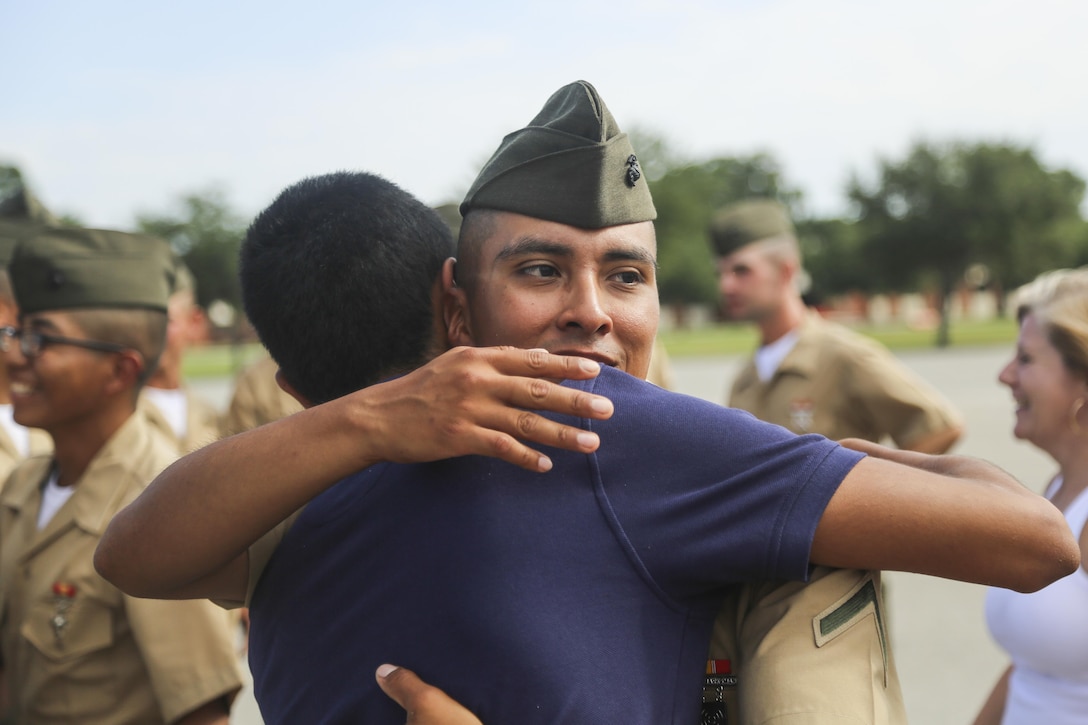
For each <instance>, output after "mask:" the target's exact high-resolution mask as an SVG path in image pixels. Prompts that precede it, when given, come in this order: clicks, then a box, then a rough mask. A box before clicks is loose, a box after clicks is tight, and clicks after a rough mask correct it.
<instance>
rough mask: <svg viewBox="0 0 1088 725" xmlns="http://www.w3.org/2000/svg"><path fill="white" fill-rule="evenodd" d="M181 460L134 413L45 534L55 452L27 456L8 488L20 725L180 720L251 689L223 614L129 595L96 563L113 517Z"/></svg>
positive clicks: (11, 635) (6, 613)
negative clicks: (41, 514)
mask: <svg viewBox="0 0 1088 725" xmlns="http://www.w3.org/2000/svg"><path fill="white" fill-rule="evenodd" d="M174 458H175V454H174V451H173V450H171V449H170V447H169V446H168V445H167V444H166V443H165V441H164V440H163V439H162V438H161V437H158V436H156V435H153V433H152V431H151V428H150V426H149V424H148V423H147V421H146V419H145V418H144V417H143V416H141V415H133V416H131V417H130V418H129V420H128V421H127V422H126V423H125V424H124V425H123V426H122V427H121V428H120V429H119V430H118V431H117V433H115V434H114V436H113V438H111V439H110V441H109V442H108V443H107V444H106V446H105V447H104V448H103V449H102V450H101V451H100V452H99V453H98V455H97V456H96V457H95V459H94V460H93V461H92V462H91V464H90V466H89V467H88V469H87V471H86V472H85V473H84V475H83V477H82V478H81V479H80V481H79V482H78V483H77V484H76V488H75V490H74V492H73V493H72V496H71V498H69V499H68V500H67V501H66V502H65V503H64V504H63V506H61V508H60V509H59V510H58V511H57V513H56V514H55V515H54V517H53V519H52V520H50V521H49V523H48V524H47V525H46V527H45V528H44V529H42V530H41V531H39V530H38V528H37V518H38V511H39V508H40V505H41V490H42V486H43V483H44V482H45V480H46V479H47V477H48V476H49V473H50V468H51V466H52V459H51V458H50V457H48V456H40V457H35V458H32V459H29V460H27V461H25V462H24V463H22V464H21V465H20V466H19V467H18V468H17V469H16V470H15V472H14V473H13V474H12V476H11V478H10V479H9V480H8V482H7V485H6V486H5V488H4V491H3V493H2V495H0V607H2V614H0V648H2V649H0V651H2V653H3V666H4V673H5V676H6V678H7V683H8V692H9V693H10V697H11V701H12V706H13V708H14V709H15V711H16V713H15V714H16V718H15V719H16V720H17V721H18V722H25V723H80V724H81V725H98V724H102V725H105V724H106V723H109V724H110V725H117V724H119V723H134V724H135V723H139V724H141V725H142V724H144V723H164V722H173V721H175V720H177V719H178V718H179V717H181V716H183V715H185V714H187V713H189V712H191V711H192V710H194V709H196V708H197V707H199V706H201V705H203V704H205V703H207V702H210V701H212V700H214V699H216V698H218V697H227V698H231V697H233V695H234V694H235V693H237V691H238V690H239V688H240V687H241V677H240V672H239V669H238V663H237V657H236V654H235V651H234V643H233V638H232V633H231V632H230V630H229V627H228V618H227V617H226V616H225V614H224V612H223V611H222V610H220V609H218V608H216V607H215V606H214V605H212V604H211V603H209V602H207V601H203V600H190V601H159V600H152V599H137V598H134V597H129V596H126V595H124V594H122V593H121V592H120V591H119V590H117V589H116V588H115V587H113V586H112V585H111V584H109V583H108V582H106V581H105V580H104V579H102V578H101V577H100V576H99V575H98V574H97V572H96V571H95V569H94V565H93V556H94V550H95V547H96V546H97V544H98V541H99V538H100V537H101V535H102V533H103V531H104V530H105V528H106V526H107V524H108V523H109V522H110V519H111V518H112V517H113V515H114V514H115V513H117V511H118V510H120V509H121V508H122V507H123V506H125V505H126V504H127V503H129V502H130V501H131V500H132V499H133V498H134V497H135V496H136V495H137V494H139V493H140V491H142V490H143V489H144V487H145V486H146V485H147V484H148V483H149V482H150V481H151V480H152V478H154V476H155V474H157V473H158V472H159V471H160V470H162V468H164V467H165V466H166V465H167V464H169V463H170V462H171V461H172V460H173V459H174Z"/></svg>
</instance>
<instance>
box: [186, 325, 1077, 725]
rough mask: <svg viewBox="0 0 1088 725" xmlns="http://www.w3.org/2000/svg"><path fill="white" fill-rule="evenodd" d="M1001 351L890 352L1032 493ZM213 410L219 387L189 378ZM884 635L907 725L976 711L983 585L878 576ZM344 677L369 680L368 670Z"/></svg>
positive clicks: (1030, 461) (701, 375)
mask: <svg viewBox="0 0 1088 725" xmlns="http://www.w3.org/2000/svg"><path fill="white" fill-rule="evenodd" d="M1011 351H1012V347H1011V346H1000V347H987V348H965V349H957V348H953V349H950V350H926V351H909V352H903V353H900V354H899V355H898V357H900V359H902V360H903V361H904V362H905V363H906V364H907V365H908V366H909V367H910V368H912V369H913V370H915V371H916V372H917V373H918V374H920V375H921V376H922V377H923V378H925V379H926V380H928V381H930V382H931V383H932V384H933V385H935V386H936V387H937V388H938V389H939V390H941V391H942V392H943V393H944V394H945V395H947V396H948V397H949V398H950V399H951V400H952V402H953V403H955V404H956V406H957V407H958V408H959V409H960V411H962V413H963V415H964V416H965V418H966V421H967V435H966V436H965V438H964V439H963V440H962V441H961V443H960V444H959V445H958V446H957V448H956V449H955V452H958V453H963V454H967V455H972V456H978V457H981V458H986V459H988V460H991V461H993V462H995V463H997V464H998V465H1000V466H1001V467H1002V468H1004V469H1005V470H1007V471H1009V472H1010V473H1012V474H1013V475H1015V476H1016V477H1017V478H1019V479H1020V480H1021V481H1022V482H1024V483H1025V485H1027V486H1028V487H1029V488H1031V489H1033V490H1037V491H1038V490H1041V489H1042V487H1043V486H1044V485H1045V483H1046V481H1047V480H1048V479H1049V477H1050V476H1051V475H1052V473H1053V472H1054V470H1055V466H1054V464H1053V462H1052V461H1050V459H1049V458H1047V457H1046V456H1045V455H1044V454H1042V453H1040V452H1039V451H1037V450H1036V449H1035V448H1033V447H1031V446H1030V445H1028V444H1026V443H1022V442H1019V441H1016V440H1015V439H1013V437H1012V435H1011V430H1012V421H1013V403H1012V398H1011V396H1010V395H1009V393H1008V391H1007V389H1005V388H1004V387H1003V386H1001V385H999V384H998V383H997V373H998V371H999V370H1000V368H1001V366H1003V365H1004V364H1005V362H1007V361H1008V359H1009V356H1010V355H1011ZM740 362H741V359H740V358H738V357H732V356H731V357H701V358H687V359H683V360H674V361H673V369H674V372H675V373H676V381H677V388H678V389H679V391H680V392H683V393H687V394H690V395H695V396H698V397H701V398H706V399H707V400H713V401H721V400H723V399H724V396H725V390H726V384H727V381H731V380H732V378H733V375H734V374H735V372H736V370H737V369H738V366H739V364H740ZM194 387H197V388H198V389H201V390H203V391H204V392H206V393H207V395H208V396H209V397H211V398H213V399H214V400H215V402H217V403H220V404H223V403H224V401H225V396H226V394H227V386H226V383H225V382H223V381H206V382H200V381H198V382H197V384H196V385H194ZM886 581H887V582H888V610H889V621H890V627H891V637H892V643H893V647H894V652H895V658H896V662H897V664H898V668H899V676H900V680H901V681H902V684H903V691H904V694H905V697H906V702H907V711H908V713H909V715H910V721H911V723H915V724H917V725H961V724H963V723H969V722H971V719H972V718H973V717H974V715H975V714H976V712H977V710H978V707H979V706H980V705H981V703H982V701H983V700H984V699H985V697H986V695H987V694H988V693H989V690H990V688H991V687H992V686H993V683H994V682H995V681H996V680H997V677H998V675H999V674H1000V673H1001V672H1002V671H1003V669H1004V668H1005V666H1006V661H1005V659H1004V656H1003V655H1002V654H1001V652H1000V651H998V649H997V648H996V647H995V646H994V645H993V643H992V642H991V641H990V639H989V637H988V635H987V633H986V627H985V623H984V621H983V616H982V603H983V593H984V589H983V588H982V587H979V586H974V585H969V584H961V583H957V582H948V581H943V580H939V579H933V578H930V577H924V576H919V575H913V574H900V573H893V574H888V575H886ZM353 676H354V677H359V678H366V677H371V676H373V673H370V672H359V673H354V674H353ZM233 722H235V723H238V724H239V725H259V723H260V718H259V715H258V714H257V711H256V707H255V706H254V704H253V701H252V696H251V693H248V692H247V693H246V694H245V696H244V697H243V701H242V702H240V703H239V707H238V709H237V710H236V712H235V717H234V718H233Z"/></svg>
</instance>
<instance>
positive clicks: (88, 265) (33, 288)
mask: <svg viewBox="0 0 1088 725" xmlns="http://www.w3.org/2000/svg"><path fill="white" fill-rule="evenodd" d="M8 272H9V274H10V275H11V283H12V287H13V288H14V290H15V300H16V301H17V302H18V303H19V309H20V310H22V312H24V313H31V312H40V311H42V310H66V309H75V308H85V307H120V308H140V309H152V310H162V311H164V312H165V311H166V305H167V301H168V299H169V297H170V290H171V289H172V288H173V285H174V262H173V259H172V257H171V252H170V246H169V245H168V244H167V243H166V242H164V241H163V240H161V239H159V238H157V237H152V236H148V235H145V234H127V233H125V232H114V231H106V230H101V229H76V228H64V227H45V228H42V229H40V230H39V231H38V233H37V234H35V235H34V236H33V237H30V238H27V239H25V240H23V241H22V242H21V243H20V244H19V245H18V247H17V248H16V250H15V254H14V256H13V257H12V259H11V263H10V264H9V266H8Z"/></svg>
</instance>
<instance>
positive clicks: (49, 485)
mask: <svg viewBox="0 0 1088 725" xmlns="http://www.w3.org/2000/svg"><path fill="white" fill-rule="evenodd" d="M75 491H76V487H75V486H58V485H57V469H56V468H54V469H53V471H52V472H51V473H50V474H49V480H48V481H46V482H45V486H43V487H42V507H41V509H39V511H38V531H41V530H42V529H44V528H45V527H46V524H48V523H49V522H50V521H51V520H52V519H53V516H55V515H56V513H57V511H59V510H60V507H61V506H63V505H64V503H65V502H66V501H67V500H68V499H70V498H71V497H72V494H73V493H75Z"/></svg>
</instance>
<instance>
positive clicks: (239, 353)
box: [185, 320, 1016, 378]
mask: <svg viewBox="0 0 1088 725" xmlns="http://www.w3.org/2000/svg"><path fill="white" fill-rule="evenodd" d="M856 329H857V330H858V331H859V332H862V333H864V334H866V335H869V336H870V337H873V338H875V339H877V340H879V341H880V342H882V343H884V344H885V345H887V346H888V347H889V348H891V349H893V350H904V349H912V348H925V347H933V346H934V344H935V342H936V337H937V332H936V330H915V329H910V328H907V327H905V326H886V327H857V328H856ZM660 337H661V341H662V342H663V343H664V345H665V349H666V350H668V351H669V355H670V356H671V357H675V358H680V357H688V356H694V355H735V354H740V353H746V352H750V351H751V350H752V349H753V348H755V346H756V333H755V329H754V328H752V327H751V326H749V325H717V326H714V327H705V328H700V329H698V330H670V331H667V332H662V333H661V336H660ZM951 337H952V346H953V347H965V346H972V345H1008V344H1012V343H1013V342H1014V341H1015V340H1016V323H1015V322H1014V321H1012V320H991V321H986V322H979V321H960V322H955V323H953V324H952V329H951ZM260 354H261V347H260V345H257V344H255V343H251V344H246V345H238V346H233V345H204V346H201V347H194V348H190V350H189V351H188V352H187V353H186V357H185V376H186V377H188V378H208V377H225V376H231V375H233V374H234V373H235V372H236V371H237V370H239V369H240V368H241V367H242V366H243V365H245V364H246V363H248V362H250V361H252V360H255V359H256V358H257V357H258V356H259V355H260Z"/></svg>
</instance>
